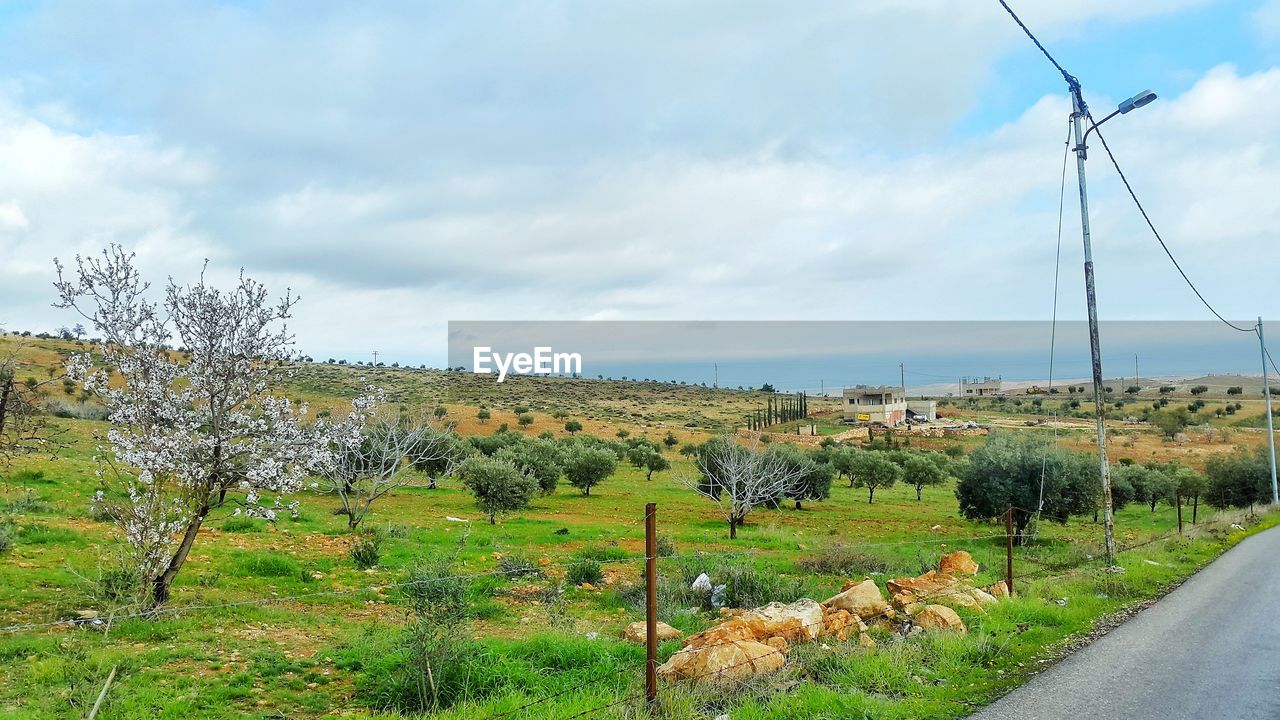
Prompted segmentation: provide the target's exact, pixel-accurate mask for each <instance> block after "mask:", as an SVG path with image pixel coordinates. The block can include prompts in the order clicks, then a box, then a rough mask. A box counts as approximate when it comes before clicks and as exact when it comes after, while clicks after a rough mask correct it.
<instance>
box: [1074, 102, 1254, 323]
mask: <svg viewBox="0 0 1280 720" xmlns="http://www.w3.org/2000/svg"><path fill="white" fill-rule="evenodd" d="M1087 117H1088V118H1089V122H1091V123H1093V131H1094V132H1095V133H1097V134H1098V140H1099V141H1101V142H1102V148H1103V149H1104V150H1106V151H1107V157H1109V158H1111V165H1112V167H1114V168H1115V169H1116V174H1117V175H1119V176H1120V181H1121V182H1123V183H1124V188H1125V190H1128V191H1129V197H1131V198H1133V204H1134V205H1137V206H1138V212H1140V213H1142V219H1143V220H1145V221H1146V222H1147V227H1149V228H1151V234H1152V235H1155V236H1156V240H1157V241H1159V243H1160V247H1162V248H1164V254H1165V255H1168V256H1169V261H1170V262H1172V263H1173V266H1174V267H1175V268H1177V270H1178V274H1179V275H1181V276H1182V279H1183V280H1185V281H1186V282H1187V286H1188V287H1190V288H1191V291H1192V292H1194V293H1195V294H1196V297H1198V298H1200V302H1202V303H1204V306H1205V307H1207V308H1209V312H1211V313H1213V314H1214V315H1215V316H1217V318H1218V319H1219V320H1221V321H1222V322H1223V323H1225V324H1226V325H1227V326H1228V327H1230V328H1231V329H1233V330H1239V331H1240V332H1251V333H1256V332H1257V330H1256V329H1255V328H1247V327H1241V326H1239V325H1236V324H1235V323H1233V322H1231V321H1230V320H1228V319H1226V318H1225V317H1223V316H1222V313H1220V312H1218V311H1217V310H1215V309H1214V307H1213V306H1212V305H1210V304H1209V301H1208V300H1205V298H1204V295H1203V294H1202V293H1201V292H1200V290H1199V288H1197V287H1196V286H1195V283H1193V282H1191V278H1189V277H1187V273H1186V271H1184V270H1183V269H1182V265H1180V264H1178V259H1177V258H1175V257H1174V256H1173V251H1171V250H1170V249H1169V246H1168V245H1166V244H1165V242H1164V238H1162V237H1160V231H1158V230H1156V226H1155V223H1153V222H1151V216H1149V215H1147V209H1146V208H1144V207H1143V206H1142V202H1141V201H1140V200H1138V194H1137V193H1135V192H1134V191H1133V186H1132V185H1130V184H1129V178H1127V177H1125V175H1124V171H1123V170H1121V169H1120V163H1119V162H1118V161H1116V156H1115V153H1112V152H1111V147H1110V146H1109V145H1107V139H1106V138H1105V137H1103V136H1102V129H1101V128H1099V127H1098V124H1097V123H1096V122H1094V120H1093V115H1092V114H1087Z"/></svg>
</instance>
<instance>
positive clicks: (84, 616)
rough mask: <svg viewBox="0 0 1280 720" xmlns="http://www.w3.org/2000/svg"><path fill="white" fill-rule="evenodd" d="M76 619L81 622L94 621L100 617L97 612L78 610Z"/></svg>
mask: <svg viewBox="0 0 1280 720" xmlns="http://www.w3.org/2000/svg"><path fill="white" fill-rule="evenodd" d="M76 617H78V618H80V619H81V620H94V619H96V618H97V617H98V611H97V610H77V611H76Z"/></svg>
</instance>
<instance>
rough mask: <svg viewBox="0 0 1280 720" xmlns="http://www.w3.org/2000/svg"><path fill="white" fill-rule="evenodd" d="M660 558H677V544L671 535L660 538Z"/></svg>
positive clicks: (660, 536)
mask: <svg viewBox="0 0 1280 720" xmlns="http://www.w3.org/2000/svg"><path fill="white" fill-rule="evenodd" d="M657 544H658V557H675V555H676V543H675V541H674V540H672V539H671V536H669V535H659V536H658V543H657Z"/></svg>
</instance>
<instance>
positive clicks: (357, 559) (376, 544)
mask: <svg viewBox="0 0 1280 720" xmlns="http://www.w3.org/2000/svg"><path fill="white" fill-rule="evenodd" d="M381 557H382V533H380V532H376V531H370V532H362V533H359V534H358V535H356V536H355V537H354V538H352V539H351V560H352V562H354V563H355V564H356V567H357V568H359V569H361V570H368V569H369V568H373V567H377V566H378V560H379V559H381Z"/></svg>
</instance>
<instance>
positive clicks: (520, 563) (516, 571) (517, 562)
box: [498, 555, 542, 578]
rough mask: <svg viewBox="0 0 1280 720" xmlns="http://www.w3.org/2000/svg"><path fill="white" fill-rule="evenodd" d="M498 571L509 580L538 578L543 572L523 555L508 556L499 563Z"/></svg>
mask: <svg viewBox="0 0 1280 720" xmlns="http://www.w3.org/2000/svg"><path fill="white" fill-rule="evenodd" d="M498 569H499V570H501V571H502V574H503V575H505V576H506V577H508V578H522V577H538V576H540V575H542V570H540V569H538V566H537V565H536V564H534V562H533V561H532V560H530V559H529V558H527V557H525V556H523V555H506V556H503V558H502V559H501V560H499V561H498Z"/></svg>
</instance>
